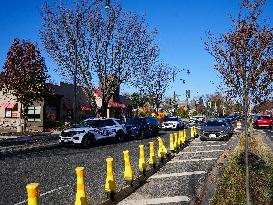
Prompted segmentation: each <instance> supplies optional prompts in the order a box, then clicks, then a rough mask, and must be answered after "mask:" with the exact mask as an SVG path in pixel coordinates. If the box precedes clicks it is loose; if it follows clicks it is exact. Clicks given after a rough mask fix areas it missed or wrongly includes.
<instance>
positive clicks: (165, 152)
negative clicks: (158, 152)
mask: <svg viewBox="0 0 273 205" xmlns="http://www.w3.org/2000/svg"><path fill="white" fill-rule="evenodd" d="M160 141H161V145H162V150H163V154H164V156H165V155H166V154H167V153H168V150H167V148H166V147H165V145H164V141H163V139H162V138H160Z"/></svg>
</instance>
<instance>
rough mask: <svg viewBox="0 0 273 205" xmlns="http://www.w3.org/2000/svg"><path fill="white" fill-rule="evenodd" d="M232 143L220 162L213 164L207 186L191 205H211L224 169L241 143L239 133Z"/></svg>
mask: <svg viewBox="0 0 273 205" xmlns="http://www.w3.org/2000/svg"><path fill="white" fill-rule="evenodd" d="M232 138H233V139H232V140H231V141H229V142H228V144H227V147H226V149H225V151H224V152H223V153H222V154H221V156H220V157H219V158H218V160H217V161H216V162H215V163H214V164H213V166H212V168H211V170H209V172H208V175H207V177H206V181H205V186H204V188H203V189H202V190H200V191H199V193H197V196H196V197H195V198H193V199H192V201H191V203H190V204H191V205H207V204H210V201H211V199H212V198H213V196H214V194H215V191H216V190H217V187H218V184H219V182H220V181H221V178H222V176H223V174H224V169H225V167H226V165H227V163H228V161H229V159H230V157H231V155H232V153H233V151H234V149H235V148H236V146H237V145H238V143H239V139H240V138H239V133H236V134H235V135H234V136H233V137H232Z"/></svg>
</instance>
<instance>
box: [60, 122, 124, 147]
mask: <svg viewBox="0 0 273 205" xmlns="http://www.w3.org/2000/svg"><path fill="white" fill-rule="evenodd" d="M126 134H127V132H126V129H125V127H124V125H121V124H120V123H119V120H118V119H114V118H107V119H102V118H94V119H86V120H84V121H82V122H81V123H80V124H78V125H76V126H75V127H74V128H70V129H66V130H63V131H62V132H61V134H60V143H61V144H62V145H66V144H74V145H81V146H82V147H84V148H89V147H91V146H92V145H93V144H94V143H95V142H96V141H99V140H104V139H111V138H112V139H115V140H116V141H122V140H123V139H124V137H125V135H126Z"/></svg>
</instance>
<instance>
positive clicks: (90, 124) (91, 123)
mask: <svg viewBox="0 0 273 205" xmlns="http://www.w3.org/2000/svg"><path fill="white" fill-rule="evenodd" d="M98 126H99V120H85V121H82V122H81V123H80V124H78V125H76V128H82V127H98Z"/></svg>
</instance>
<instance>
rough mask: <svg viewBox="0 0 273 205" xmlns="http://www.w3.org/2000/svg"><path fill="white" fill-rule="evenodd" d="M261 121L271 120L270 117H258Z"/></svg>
mask: <svg viewBox="0 0 273 205" xmlns="http://www.w3.org/2000/svg"><path fill="white" fill-rule="evenodd" d="M258 119H259V120H267V119H270V117H269V116H259V117H258Z"/></svg>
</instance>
